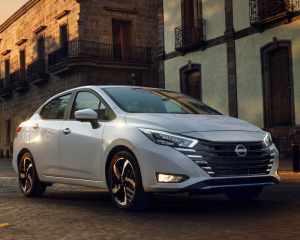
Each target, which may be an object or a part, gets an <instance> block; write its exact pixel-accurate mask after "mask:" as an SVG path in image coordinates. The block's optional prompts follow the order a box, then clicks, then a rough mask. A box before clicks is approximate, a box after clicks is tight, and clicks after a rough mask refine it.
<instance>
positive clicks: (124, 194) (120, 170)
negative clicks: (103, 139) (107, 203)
mask: <svg viewBox="0 0 300 240" xmlns="http://www.w3.org/2000/svg"><path fill="white" fill-rule="evenodd" d="M107 180H108V188H109V192H110V196H111V199H112V201H113V202H114V204H115V205H116V206H117V207H118V208H119V209H121V210H124V211H130V212H134V211H141V210H143V209H145V208H146V207H147V206H148V205H149V204H150V202H151V200H152V196H153V193H147V192H145V191H144V188H143V183H142V177H141V172H140V168H139V165H138V162H137V160H136V159H135V157H134V156H132V154H131V153H129V152H126V151H121V152H119V153H117V154H116V155H115V157H114V158H113V160H112V162H111V164H110V166H109V170H108V179H107Z"/></svg>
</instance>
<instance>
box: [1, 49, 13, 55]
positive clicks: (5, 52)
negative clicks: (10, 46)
mask: <svg viewBox="0 0 300 240" xmlns="http://www.w3.org/2000/svg"><path fill="white" fill-rule="evenodd" d="M10 52H11V50H5V51H4V52H2V53H1V55H2V56H5V55H7V54H9V53H10Z"/></svg>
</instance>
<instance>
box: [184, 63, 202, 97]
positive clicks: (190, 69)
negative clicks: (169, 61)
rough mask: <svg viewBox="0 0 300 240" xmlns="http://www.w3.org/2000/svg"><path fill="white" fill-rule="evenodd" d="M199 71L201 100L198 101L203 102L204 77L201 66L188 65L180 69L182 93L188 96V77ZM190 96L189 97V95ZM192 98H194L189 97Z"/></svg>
mask: <svg viewBox="0 0 300 240" xmlns="http://www.w3.org/2000/svg"><path fill="white" fill-rule="evenodd" d="M194 71H199V91H200V99H197V100H198V101H200V102H202V77H201V65H200V64H190V63H189V64H187V65H185V66H183V67H182V68H180V69H179V74H180V92H181V93H183V94H185V95H187V91H186V81H187V77H188V75H189V74H190V73H191V72H194ZM187 96H189V95H187ZM189 97H192V96H189Z"/></svg>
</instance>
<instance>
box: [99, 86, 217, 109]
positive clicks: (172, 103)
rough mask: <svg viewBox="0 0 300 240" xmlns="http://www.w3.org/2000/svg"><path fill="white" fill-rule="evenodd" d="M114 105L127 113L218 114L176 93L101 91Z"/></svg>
mask: <svg viewBox="0 0 300 240" xmlns="http://www.w3.org/2000/svg"><path fill="white" fill-rule="evenodd" d="M103 90H104V91H105V92H106V93H107V94H108V95H109V96H110V97H111V98H112V99H113V100H114V101H115V103H116V104H117V105H118V106H119V107H120V108H121V109H122V110H124V111H125V112H129V113H169V114H211V115H220V113H219V112H218V111H216V110H214V109H212V108H211V107H209V106H207V105H205V104H204V103H202V102H200V101H198V100H196V99H194V98H191V97H189V96H186V95H184V94H180V93H177V92H172V91H166V90H159V89H148V88H129V87H128V88H127V87H126V88H125V87H113V88H104V89H103Z"/></svg>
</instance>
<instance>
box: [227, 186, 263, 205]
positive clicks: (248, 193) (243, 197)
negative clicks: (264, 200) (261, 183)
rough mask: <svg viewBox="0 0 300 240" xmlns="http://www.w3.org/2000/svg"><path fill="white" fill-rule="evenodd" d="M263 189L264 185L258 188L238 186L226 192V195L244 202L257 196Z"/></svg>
mask: <svg viewBox="0 0 300 240" xmlns="http://www.w3.org/2000/svg"><path fill="white" fill-rule="evenodd" d="M262 190H263V187H256V188H237V189H232V190H229V191H228V192H226V193H225V194H226V196H227V197H228V198H230V199H231V200H234V201H239V202H244V201H251V200H254V199H255V198H257V197H258V196H259V195H260V194H261V192H262Z"/></svg>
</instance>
